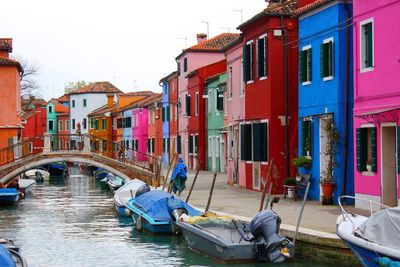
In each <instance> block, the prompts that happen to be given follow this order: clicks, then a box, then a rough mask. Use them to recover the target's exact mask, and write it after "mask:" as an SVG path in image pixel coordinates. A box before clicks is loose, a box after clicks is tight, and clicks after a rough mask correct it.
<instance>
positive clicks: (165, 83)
mask: <svg viewBox="0 0 400 267" xmlns="http://www.w3.org/2000/svg"><path fill="white" fill-rule="evenodd" d="M175 73H176V72H173V73H171V74H170V75H168V76H166V77H164V78H163V79H161V81H160V85H161V87H162V95H163V96H162V114H161V118H162V127H163V156H162V157H163V164H164V166H168V165H169V161H170V133H169V124H170V121H171V109H172V108H171V105H170V102H169V90H170V85H169V79H170V76H171V75H174V74H175Z"/></svg>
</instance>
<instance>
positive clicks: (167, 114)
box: [165, 106, 170, 121]
mask: <svg viewBox="0 0 400 267" xmlns="http://www.w3.org/2000/svg"><path fill="white" fill-rule="evenodd" d="M169 113H170V111H169V106H166V107H165V121H169V119H170V118H169V117H170V114H169Z"/></svg>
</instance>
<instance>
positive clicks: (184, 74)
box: [176, 33, 239, 169]
mask: <svg viewBox="0 0 400 267" xmlns="http://www.w3.org/2000/svg"><path fill="white" fill-rule="evenodd" d="M238 38H239V34H235V33H222V34H220V35H217V36H215V37H213V38H211V39H209V40H207V35H206V34H198V35H197V44H196V45H194V46H191V47H189V48H187V49H184V50H183V52H182V53H181V54H180V55H179V56H177V57H176V61H177V62H178V90H179V92H178V103H181V104H180V105H179V110H178V116H179V129H178V131H179V134H178V136H177V139H179V140H180V144H178V148H180V152H181V155H182V159H183V161H184V162H185V164H187V165H189V168H196V167H197V164H198V163H199V162H200V164H201V166H200V168H201V169H205V165H206V162H205V161H206V160H205V154H203V155H198V154H197V152H196V147H198V148H202V149H203V150H204V148H205V136H206V134H205V122H204V121H203V122H200V121H199V123H200V124H198V125H202V126H203V127H202V128H201V132H202V135H203V138H200V137H199V136H197V137H196V133H190V132H189V131H190V126H189V120H190V119H191V118H192V117H197V118H192V121H194V122H195V121H198V120H199V118H198V115H196V114H197V113H196V103H197V101H198V104H199V105H198V109H199V110H198V111H199V114H201V115H202V117H203V119H204V113H201V110H200V108H201V107H202V104H201V102H203V103H204V101H203V99H202V97H201V94H202V93H203V88H204V87H199V89H200V90H199V89H197V92H198V95H197V96H196V93H193V92H195V91H196V89H195V88H196V85H193V86H191V88H192V91H193V92H192V93H190V92H189V91H188V90H189V89H188V86H189V78H190V77H191V76H193V74H196V73H195V72H194V71H195V70H198V69H200V68H201V67H203V66H207V65H211V64H213V63H216V62H220V61H221V60H225V55H224V53H223V52H224V50H223V49H224V48H225V47H226V46H227V45H228V44H230V43H231V42H232V41H235V40H236V39H238ZM188 74H190V76H189V75H188ZM200 74H201V73H200ZM191 79H192V80H193V82H194V83H197V82H196V81H195V80H196V79H197V78H195V77H192V78H191ZM196 99H198V100H196ZM203 107H204V104H203ZM192 112H193V113H192ZM192 125H195V124H193V123H192ZM197 131H198V129H197ZM196 139H197V141H196ZM203 152H204V151H203ZM199 153H200V151H199ZM200 157H202V159H201V160H200ZM198 161H199V162H198Z"/></svg>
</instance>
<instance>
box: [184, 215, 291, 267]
mask: <svg viewBox="0 0 400 267" xmlns="http://www.w3.org/2000/svg"><path fill="white" fill-rule="evenodd" d="M280 222H281V220H280V218H279V216H278V215H277V214H276V213H275V212H274V211H272V210H263V211H261V212H259V213H258V214H257V215H256V216H255V217H254V218H253V220H252V221H251V222H250V223H248V222H244V221H237V220H234V219H232V218H229V217H228V218H227V217H226V216H224V217H220V216H211V217H210V218H207V217H206V218H204V217H199V218H190V217H187V216H185V215H183V216H181V218H180V219H179V220H177V221H176V225H177V226H178V228H179V230H180V231H181V232H182V234H183V236H184V237H185V239H186V241H187V243H188V245H189V247H190V248H192V249H193V250H195V251H197V252H200V253H203V254H206V255H208V256H210V257H211V258H214V259H217V260H219V261H223V262H226V263H241V262H274V263H276V262H284V261H287V260H290V259H292V258H293V257H294V248H295V246H294V244H293V243H292V241H290V240H289V239H287V238H286V237H283V236H280V235H279V234H278V232H279V227H280Z"/></svg>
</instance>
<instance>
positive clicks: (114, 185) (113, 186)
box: [106, 173, 125, 193]
mask: <svg viewBox="0 0 400 267" xmlns="http://www.w3.org/2000/svg"><path fill="white" fill-rule="evenodd" d="M106 178H107V185H108V188H109V189H110V191H111V192H112V193H115V191H117V190H118V189H119V188H120V187H121V186H123V185H124V183H125V179H122V178H121V177H119V176H115V175H114V174H112V173H109V174H107V176H106Z"/></svg>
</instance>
